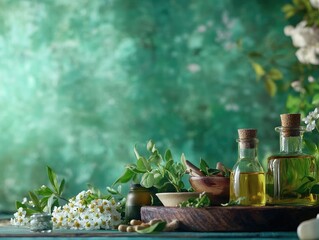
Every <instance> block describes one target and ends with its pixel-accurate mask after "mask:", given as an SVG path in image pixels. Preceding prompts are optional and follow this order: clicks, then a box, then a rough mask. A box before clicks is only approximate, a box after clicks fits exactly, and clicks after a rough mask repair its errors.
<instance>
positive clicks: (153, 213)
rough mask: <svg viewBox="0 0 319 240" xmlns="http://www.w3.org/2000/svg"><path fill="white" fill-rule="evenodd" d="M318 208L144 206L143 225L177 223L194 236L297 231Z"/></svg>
mask: <svg viewBox="0 0 319 240" xmlns="http://www.w3.org/2000/svg"><path fill="white" fill-rule="evenodd" d="M317 213H319V206H311V207H304V206H302V207H299V206H265V207H243V206H231V207H219V206H218V207H217V206H216V207H207V208H179V207H157V206H145V207H142V208H141V217H142V220H143V221H146V222H148V221H150V220H152V219H162V220H165V221H172V220H174V219H177V220H179V221H180V223H181V224H180V228H179V229H180V230H183V231H195V232H236V231H237V232H250V231H253V232H260V231H296V230H297V227H298V225H299V224H300V223H301V222H302V221H305V220H308V219H311V218H315V217H316V216H317Z"/></svg>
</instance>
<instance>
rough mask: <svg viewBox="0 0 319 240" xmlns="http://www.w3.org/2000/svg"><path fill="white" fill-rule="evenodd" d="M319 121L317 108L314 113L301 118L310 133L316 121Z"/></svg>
mask: <svg viewBox="0 0 319 240" xmlns="http://www.w3.org/2000/svg"><path fill="white" fill-rule="evenodd" d="M318 119H319V110H318V108H315V110H314V111H312V112H309V114H308V116H307V117H305V118H303V119H302V121H304V122H305V124H307V126H306V130H307V131H309V132H311V131H312V130H314V129H315V127H316V121H317V120H318Z"/></svg>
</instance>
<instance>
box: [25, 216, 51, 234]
mask: <svg viewBox="0 0 319 240" xmlns="http://www.w3.org/2000/svg"><path fill="white" fill-rule="evenodd" d="M52 227H53V224H52V216H51V215H50V214H48V213H35V214H33V215H32V216H31V217H30V230H31V231H33V232H51V231H52Z"/></svg>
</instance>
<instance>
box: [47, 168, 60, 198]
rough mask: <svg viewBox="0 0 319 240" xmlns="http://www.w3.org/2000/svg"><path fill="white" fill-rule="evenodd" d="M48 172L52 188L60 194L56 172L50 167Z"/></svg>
mask: <svg viewBox="0 0 319 240" xmlns="http://www.w3.org/2000/svg"><path fill="white" fill-rule="evenodd" d="M47 171H48V177H49V180H50V183H51V185H52V187H53V188H54V190H55V191H56V192H58V189H59V186H58V180H57V177H56V174H55V172H54V171H53V170H52V169H51V168H50V167H49V166H48V167H47Z"/></svg>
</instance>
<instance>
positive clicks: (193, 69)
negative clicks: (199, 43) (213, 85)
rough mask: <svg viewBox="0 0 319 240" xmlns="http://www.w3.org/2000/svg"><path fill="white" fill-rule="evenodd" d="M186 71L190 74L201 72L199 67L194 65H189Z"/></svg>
mask: <svg viewBox="0 0 319 240" xmlns="http://www.w3.org/2000/svg"><path fill="white" fill-rule="evenodd" d="M187 69H188V71H189V72H191V73H197V72H199V71H200V70H201V67H200V66H199V65H198V64H196V63H191V64H189V65H188V66H187Z"/></svg>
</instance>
